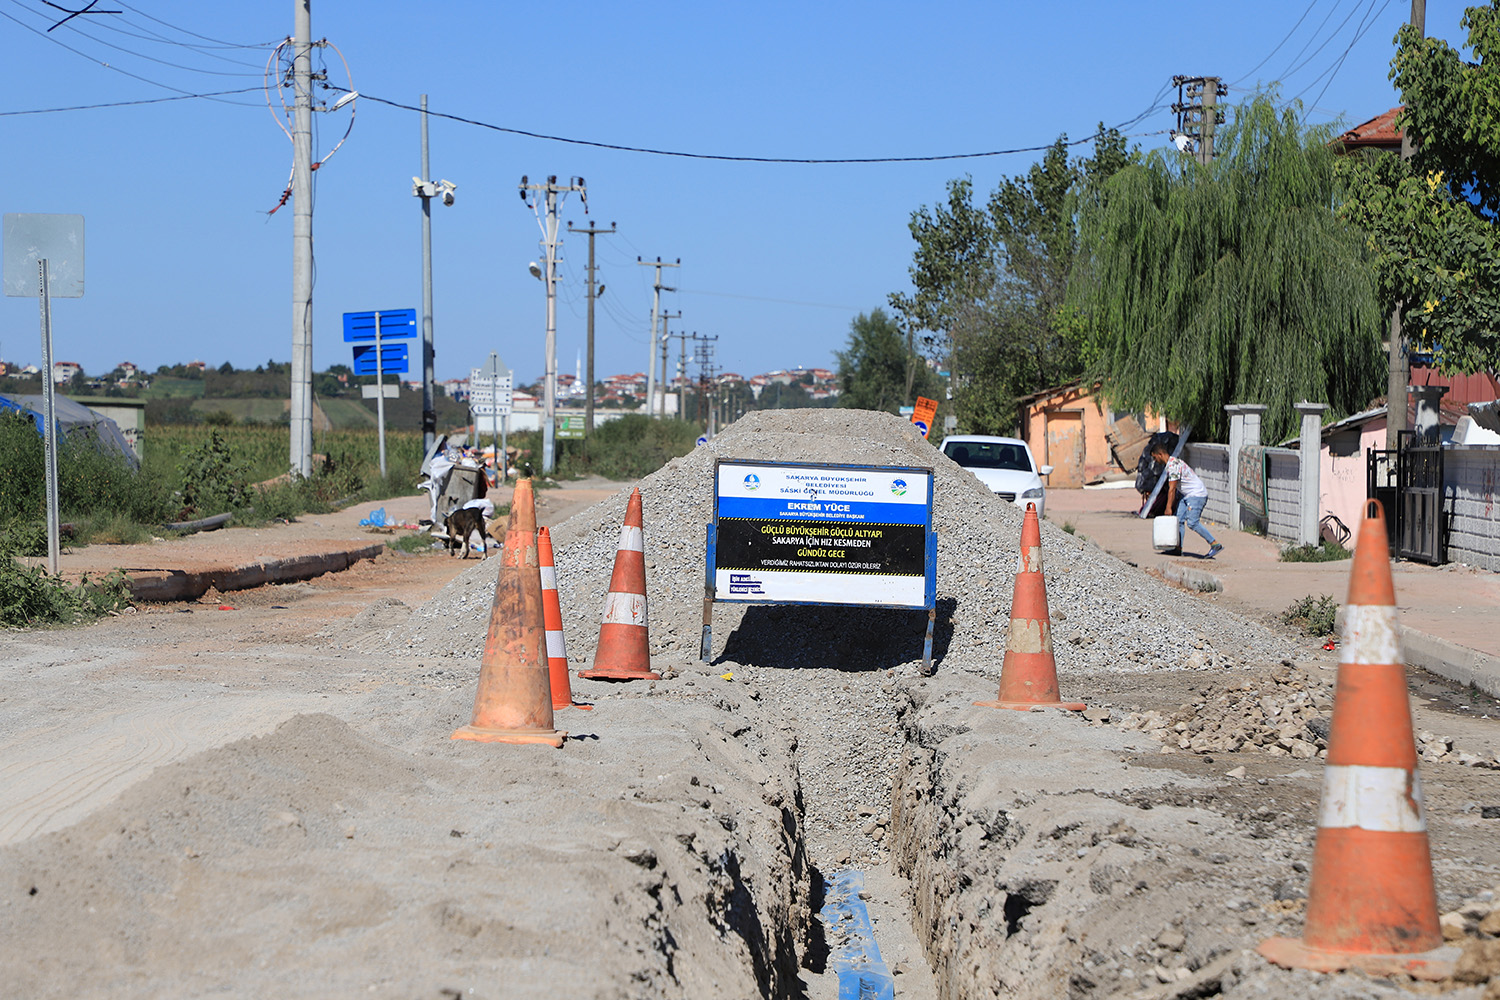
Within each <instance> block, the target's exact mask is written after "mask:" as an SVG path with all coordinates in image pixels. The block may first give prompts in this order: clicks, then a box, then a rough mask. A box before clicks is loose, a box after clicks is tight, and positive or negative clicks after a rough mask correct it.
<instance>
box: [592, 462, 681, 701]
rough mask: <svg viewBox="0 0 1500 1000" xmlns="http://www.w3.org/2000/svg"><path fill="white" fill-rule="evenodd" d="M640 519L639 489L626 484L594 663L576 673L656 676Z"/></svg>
mask: <svg viewBox="0 0 1500 1000" xmlns="http://www.w3.org/2000/svg"><path fill="white" fill-rule="evenodd" d="M644 524H645V521H644V519H643V518H642V517H641V491H640V490H638V489H637V490H632V491H631V493H630V503H629V504H628V505H627V506H626V508H625V523H624V524H623V525H621V526H620V547H619V550H618V551H617V552H616V553H615V569H614V572H613V573H612V574H611V575H610V578H609V596H608V597H606V598H605V600H604V622H603V624H601V625H600V626H599V646H598V648H597V649H595V650H594V669H593V670H587V671H584V672H582V673H580V674H579V675H578V676H579V677H589V678H592V679H595V680H604V681H648V680H649V681H656V680H661V675H660V674H654V673H652V672H651V646H650V638H649V635H648V633H647V630H646V548H645V544H644V540H645V532H644V527H643V526H644Z"/></svg>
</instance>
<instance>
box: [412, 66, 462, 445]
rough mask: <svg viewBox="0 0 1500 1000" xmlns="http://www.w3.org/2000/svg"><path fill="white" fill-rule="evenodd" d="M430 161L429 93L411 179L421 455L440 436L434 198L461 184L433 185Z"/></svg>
mask: <svg viewBox="0 0 1500 1000" xmlns="http://www.w3.org/2000/svg"><path fill="white" fill-rule="evenodd" d="M431 176H432V171H431V169H430V168H429V167H428V163H427V95H426V94H423V95H422V176H421V177H413V178H412V179H411V193H412V194H413V195H415V196H416V197H418V198H421V199H422V454H424V455H426V454H428V453H429V452H431V451H432V443H433V441H434V440H436V438H437V408H436V406H435V404H434V402H433V383H432V362H433V358H434V357H436V352H434V351H433V349H432V199H434V198H441V199H442V201H443V204H444V205H451V204H453V192H454V191H456V190H457V189H458V185H456V184H454V183H452V182H451V181H438V182H437V183H436V184H434V183H433V182H432V181H431V180H429V178H430V177H431Z"/></svg>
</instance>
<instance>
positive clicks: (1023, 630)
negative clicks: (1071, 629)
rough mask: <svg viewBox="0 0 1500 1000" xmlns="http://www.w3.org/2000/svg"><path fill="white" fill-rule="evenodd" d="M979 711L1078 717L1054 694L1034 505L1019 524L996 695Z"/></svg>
mask: <svg viewBox="0 0 1500 1000" xmlns="http://www.w3.org/2000/svg"><path fill="white" fill-rule="evenodd" d="M974 704H976V705H979V706H981V707H983V708H1011V709H1015V710H1017V711H1020V712H1029V711H1031V710H1032V709H1034V708H1065V709H1067V710H1068V711H1070V712H1081V711H1083V708H1084V706H1083V703H1082V702H1076V701H1074V702H1069V701H1061V700H1060V699H1059V698H1058V691H1057V660H1056V659H1055V658H1054V657H1053V655H1052V616H1051V615H1050V614H1049V613H1048V611H1047V580H1046V578H1045V577H1043V576H1042V526H1041V521H1040V520H1038V519H1037V516H1036V504H1034V503H1029V504H1027V505H1026V519H1025V520H1024V521H1022V522H1021V559H1020V565H1019V566H1018V567H1017V572H1016V589H1015V594H1014V596H1013V597H1012V598H1011V602H1010V632H1009V634H1008V635H1007V636H1006V640H1005V661H1004V662H1003V663H1002V664H1001V665H1000V694H999V697H997V698H996V700H994V701H976V702H975V703H974Z"/></svg>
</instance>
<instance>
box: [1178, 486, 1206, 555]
mask: <svg viewBox="0 0 1500 1000" xmlns="http://www.w3.org/2000/svg"><path fill="white" fill-rule="evenodd" d="M1206 503H1208V497H1183V498H1182V499H1181V500H1179V501H1177V547H1178V548H1179V549H1180V548H1182V540H1183V539H1184V538H1186V537H1187V529H1189V528H1192V529H1193V530H1194V531H1196V532H1197V533H1198V534H1199V535H1201V536H1202V537H1203V540H1204V541H1205V542H1207V543H1208V544H1209V545H1213V544H1214V536H1213V535H1210V534H1209V533H1208V529H1207V528H1205V527H1204V526H1203V525H1202V524H1200V523H1198V515H1200V514H1202V513H1203V505H1204V504H1206Z"/></svg>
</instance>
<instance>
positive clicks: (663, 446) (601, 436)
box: [511, 413, 700, 480]
mask: <svg viewBox="0 0 1500 1000" xmlns="http://www.w3.org/2000/svg"><path fill="white" fill-rule="evenodd" d="M699 433H700V431H699V429H698V426H697V425H696V424H693V423H689V422H688V421H686V420H657V419H653V418H652V417H648V416H646V415H644V414H641V413H629V414H626V415H625V416H623V417H620V418H619V419H617V420H610V421H607V422H605V423H601V424H598V425H596V426H595V427H594V433H593V434H591V435H589V436H588V437H586V438H584V439H583V440H582V441H558V442H557V446H558V447H557V473H558V475H559V476H560V477H563V478H574V477H577V476H602V477H604V478H605V479H615V480H630V479H640V478H642V477H643V476H649V475H650V474H651V473H653V472H655V471H656V470H657V469H660V468H661V467H662V466H663V465H666V464H667V463H668V462H670V461H671V460H672V459H674V458H677V457H678V456H680V455H686V454H687V453H688V452H690V451H692V450H693V448H694V447H695V446H696V443H697V439H698V434H699ZM511 441H512V443H514V444H515V445H516V447H517V448H521V449H523V450H524V449H529V450H530V451H531V455H530V456H529V460H530V461H531V462H532V463H533V464H534V465H535V466H536V471H538V472H540V471H541V456H542V439H541V435H540V434H539V433H537V432H536V431H527V432H524V433H521V434H513V435H511ZM525 461H526V459H523V460H522V461H520V462H518V463H517V465H518V466H520V468H522V470H523V471H524V469H525Z"/></svg>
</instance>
